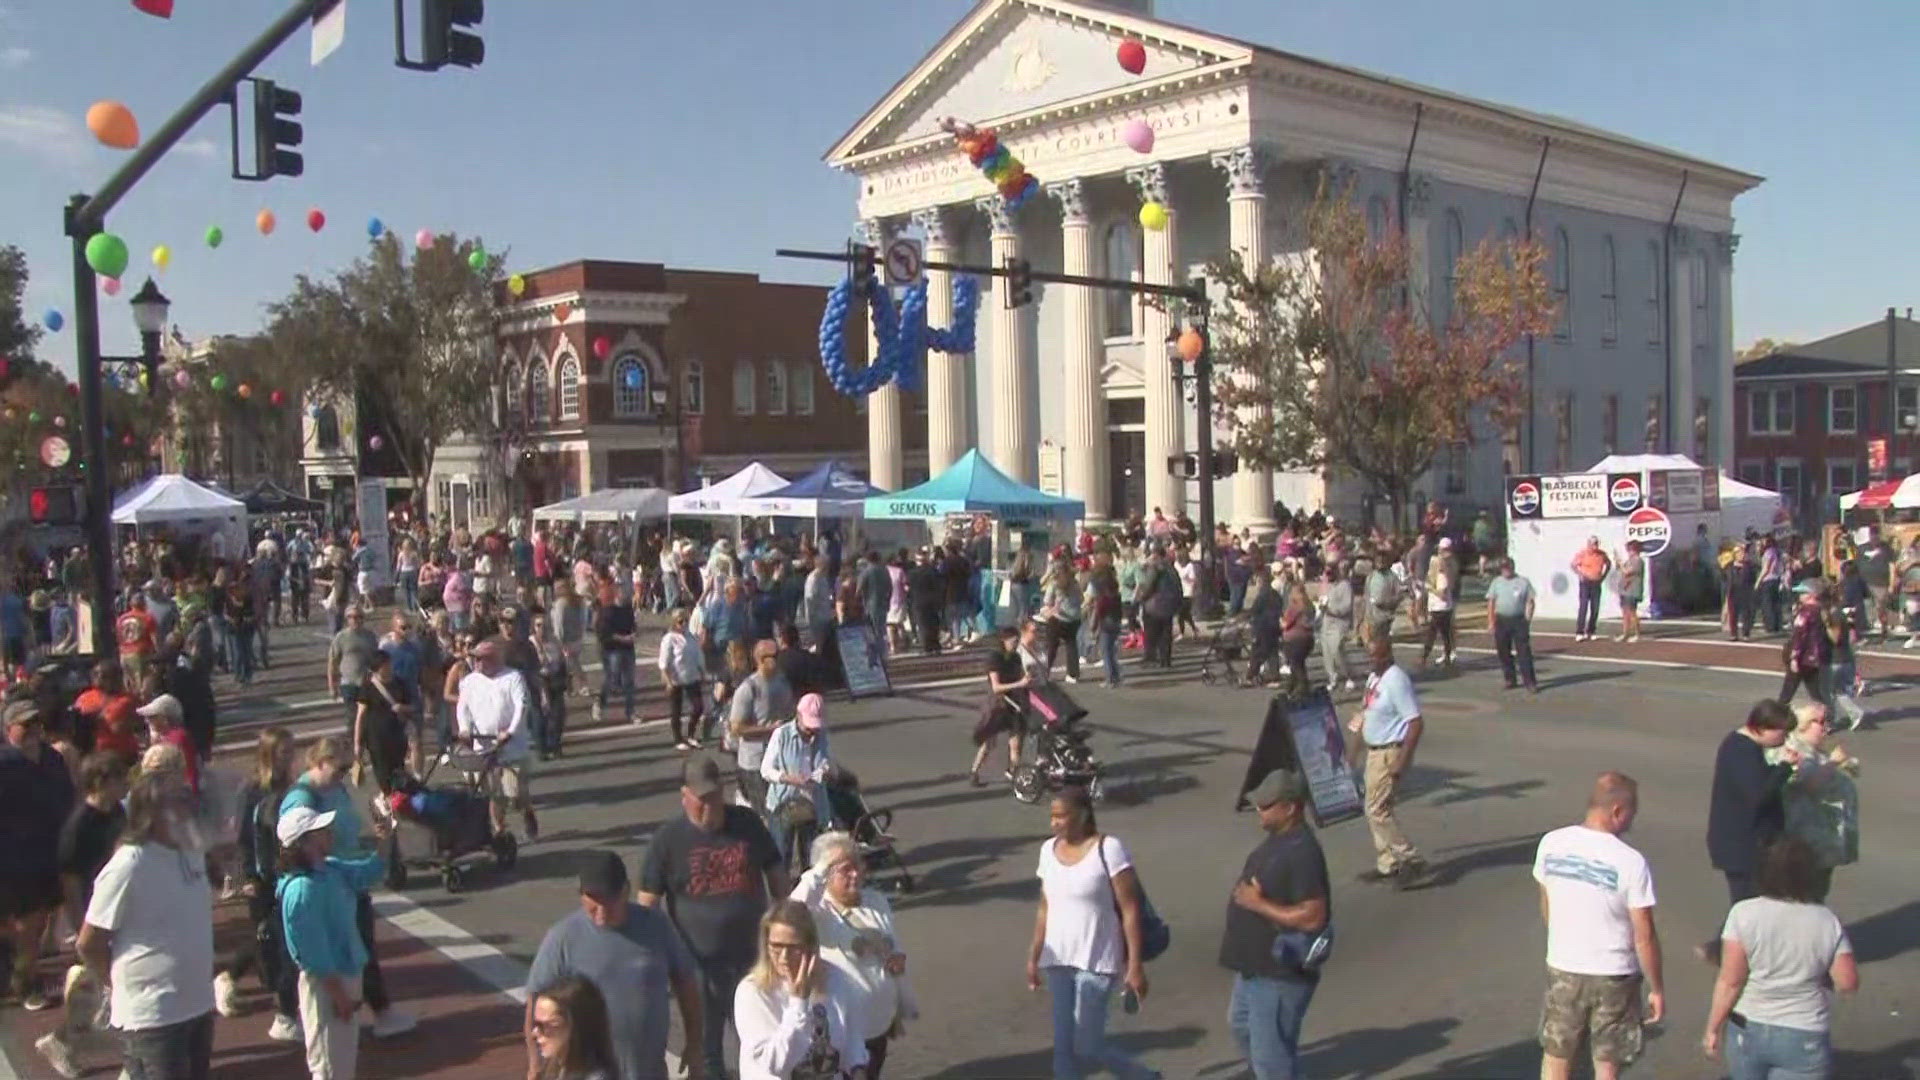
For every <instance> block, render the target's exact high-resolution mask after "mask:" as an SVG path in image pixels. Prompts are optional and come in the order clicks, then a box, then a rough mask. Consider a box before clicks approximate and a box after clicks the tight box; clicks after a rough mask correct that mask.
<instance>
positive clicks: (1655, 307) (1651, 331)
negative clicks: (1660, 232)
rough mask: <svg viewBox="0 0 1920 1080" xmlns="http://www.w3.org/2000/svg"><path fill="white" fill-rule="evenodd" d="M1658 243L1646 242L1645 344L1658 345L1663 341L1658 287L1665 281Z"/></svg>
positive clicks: (1662, 314)
mask: <svg viewBox="0 0 1920 1080" xmlns="http://www.w3.org/2000/svg"><path fill="white" fill-rule="evenodd" d="M1660 263H1661V258H1660V241H1658V240H1649V241H1647V344H1649V345H1658V344H1660V342H1661V341H1662V340H1664V338H1663V335H1664V333H1665V327H1664V326H1662V325H1661V324H1663V323H1664V322H1665V321H1666V319H1665V317H1664V316H1665V311H1666V309H1665V307H1664V306H1663V305H1662V304H1661V303H1660V287H1661V285H1662V283H1664V282H1665V281H1666V279H1667V275H1666V274H1664V273H1662V272H1661V271H1662V270H1663V269H1665V268H1664V267H1662V266H1661V265H1660Z"/></svg>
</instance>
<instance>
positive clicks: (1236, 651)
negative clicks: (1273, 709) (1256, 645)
mask: <svg viewBox="0 0 1920 1080" xmlns="http://www.w3.org/2000/svg"><path fill="white" fill-rule="evenodd" d="M1250 637H1251V631H1250V630H1249V629H1248V623H1247V620H1245V619H1242V618H1233V619H1228V620H1226V621H1225V622H1223V623H1221V624H1220V628H1219V629H1217V630H1215V631H1214V632H1213V640H1211V641H1209V642H1207V651H1206V654H1205V655H1204V656H1202V657H1201V658H1200V681H1201V682H1203V683H1206V684H1207V685H1208V686H1212V685H1213V684H1214V683H1217V682H1220V681H1222V678H1223V677H1224V679H1225V681H1226V683H1227V685H1229V686H1232V685H1234V684H1235V683H1238V682H1239V681H1240V676H1239V673H1238V672H1237V671H1236V670H1235V668H1236V667H1237V666H1238V665H1239V664H1240V663H1241V662H1242V661H1244V660H1245V659H1246V657H1247V645H1248V641H1249V638H1250Z"/></svg>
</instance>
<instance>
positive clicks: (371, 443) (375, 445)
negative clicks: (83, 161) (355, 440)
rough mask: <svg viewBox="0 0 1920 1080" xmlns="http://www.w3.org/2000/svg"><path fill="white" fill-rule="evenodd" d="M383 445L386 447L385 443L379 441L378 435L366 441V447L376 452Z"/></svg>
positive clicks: (381, 440)
mask: <svg viewBox="0 0 1920 1080" xmlns="http://www.w3.org/2000/svg"><path fill="white" fill-rule="evenodd" d="M385 445H386V441H385V440H383V439H381V438H380V436H378V435H375V436H374V437H373V438H371V439H368V440H367V446H368V447H370V448H372V449H374V450H378V449H380V448H381V447H382V446H385Z"/></svg>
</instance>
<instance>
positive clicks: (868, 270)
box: [847, 240, 880, 286]
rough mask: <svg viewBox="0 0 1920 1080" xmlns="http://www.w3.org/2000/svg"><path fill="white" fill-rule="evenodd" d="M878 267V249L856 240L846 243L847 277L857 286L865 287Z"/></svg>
mask: <svg viewBox="0 0 1920 1080" xmlns="http://www.w3.org/2000/svg"><path fill="white" fill-rule="evenodd" d="M879 265H880V249H879V248H876V247H874V246H873V245H872V244H863V243H861V242H860V241H858V240H849V241H847V276H848V277H851V278H852V279H853V283H854V284H855V285H857V286H865V285H866V283H867V282H868V281H870V280H872V278H873V271H874V268H875V267H877V266H879Z"/></svg>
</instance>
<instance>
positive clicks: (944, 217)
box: [913, 206, 959, 248]
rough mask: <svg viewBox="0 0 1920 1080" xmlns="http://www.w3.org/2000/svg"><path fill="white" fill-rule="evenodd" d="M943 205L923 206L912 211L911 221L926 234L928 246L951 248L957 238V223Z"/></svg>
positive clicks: (951, 213) (951, 212)
mask: <svg viewBox="0 0 1920 1080" xmlns="http://www.w3.org/2000/svg"><path fill="white" fill-rule="evenodd" d="M953 217H954V215H953V211H951V210H949V209H947V208H946V207H944V206H925V207H921V208H920V209H918V210H915V211H914V212H913V223H914V225H916V226H917V227H918V228H919V229H920V231H921V232H922V233H925V234H926V238H927V246H928V247H930V248H931V247H944V248H951V247H953V245H954V242H955V241H956V240H958V239H959V236H958V233H959V223H958V222H956V221H954V219H953Z"/></svg>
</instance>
